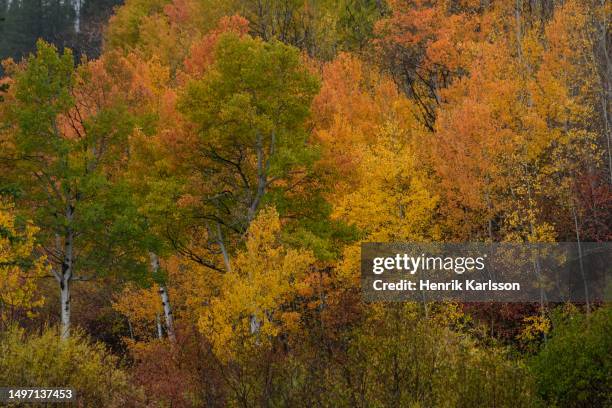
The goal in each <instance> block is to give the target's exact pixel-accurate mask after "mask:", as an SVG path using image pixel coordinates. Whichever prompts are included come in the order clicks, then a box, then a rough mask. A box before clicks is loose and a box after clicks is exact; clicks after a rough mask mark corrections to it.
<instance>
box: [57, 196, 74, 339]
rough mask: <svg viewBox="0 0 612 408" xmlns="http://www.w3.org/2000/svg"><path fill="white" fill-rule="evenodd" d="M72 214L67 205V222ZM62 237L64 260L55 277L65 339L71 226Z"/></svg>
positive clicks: (71, 270)
mask: <svg viewBox="0 0 612 408" xmlns="http://www.w3.org/2000/svg"><path fill="white" fill-rule="evenodd" d="M73 214H74V209H73V207H72V206H70V205H69V206H68V207H67V209H66V219H67V220H68V221H69V222H71V221H72V217H73ZM64 239H65V240H64V260H63V261H62V269H61V271H60V273H59V274H56V275H55V277H56V279H57V281H58V283H59V285H60V301H61V302H60V303H61V305H60V307H61V311H60V316H61V338H62V339H67V338H69V337H70V281H71V280H72V276H73V273H74V271H73V264H74V259H73V254H74V251H73V248H74V233H73V232H72V228H71V227H68V229H67V231H66V235H65V237H64Z"/></svg>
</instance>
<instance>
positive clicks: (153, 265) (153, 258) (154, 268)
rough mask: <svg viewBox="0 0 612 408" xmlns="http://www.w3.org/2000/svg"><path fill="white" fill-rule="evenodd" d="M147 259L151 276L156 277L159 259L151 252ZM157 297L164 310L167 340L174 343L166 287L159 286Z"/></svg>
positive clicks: (174, 337)
mask: <svg viewBox="0 0 612 408" xmlns="http://www.w3.org/2000/svg"><path fill="white" fill-rule="evenodd" d="M149 257H150V259H151V269H152V272H153V275H157V274H158V273H159V257H158V256H157V254H155V253H153V252H149ZM159 296H160V298H161V301H162V306H163V308H164V319H165V320H166V331H167V333H168V338H169V339H170V341H172V342H175V341H176V335H175V332H174V318H173V317H172V307H171V306H170V298H169V296H168V290H167V289H166V286H165V285H164V284H162V283H160V284H159Z"/></svg>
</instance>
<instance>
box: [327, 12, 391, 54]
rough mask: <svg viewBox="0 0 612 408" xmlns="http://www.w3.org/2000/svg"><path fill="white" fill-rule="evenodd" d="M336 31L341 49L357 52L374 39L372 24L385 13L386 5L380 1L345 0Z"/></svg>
mask: <svg viewBox="0 0 612 408" xmlns="http://www.w3.org/2000/svg"><path fill="white" fill-rule="evenodd" d="M340 6H341V10H340V13H339V19H338V23H337V30H338V36H339V41H340V44H341V47H342V48H343V49H344V50H346V51H358V50H361V49H362V48H364V47H366V46H367V45H368V43H369V42H370V41H371V40H372V38H374V24H375V23H376V21H378V20H379V19H380V18H381V17H383V16H384V15H385V14H386V13H388V10H387V5H386V4H385V2H384V1H382V0H345V1H343V2H340Z"/></svg>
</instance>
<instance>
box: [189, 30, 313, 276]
mask: <svg viewBox="0 0 612 408" xmlns="http://www.w3.org/2000/svg"><path fill="white" fill-rule="evenodd" d="M317 91H318V81H317V79H316V78H315V77H314V76H313V75H312V74H311V73H310V72H309V71H308V70H307V69H306V68H305V66H304V64H303V63H302V60H301V58H300V55H299V52H298V50H297V49H296V48H294V47H291V46H287V45H285V44H282V43H280V42H271V43H266V42H264V41H262V40H260V39H253V38H250V37H243V38H241V37H239V36H238V35H236V34H224V35H222V36H221V37H220V39H219V42H218V44H217V46H216V52H215V62H214V63H213V65H212V66H211V67H210V68H209V69H208V70H207V71H206V73H205V74H204V76H203V77H202V78H201V79H195V80H192V81H191V82H190V83H189V84H188V85H187V87H186V90H185V91H184V92H183V93H182V95H181V96H180V99H179V102H178V107H179V111H180V112H181V113H183V115H184V116H185V117H186V118H187V119H188V120H189V122H190V123H192V124H193V125H194V127H195V129H196V132H197V137H196V138H194V140H193V145H192V146H191V151H192V153H193V154H192V156H191V157H190V158H188V159H187V162H186V166H187V167H186V168H185V170H186V171H187V174H194V173H195V174H197V175H198V176H197V177H195V178H193V177H191V176H190V180H189V181H190V182H191V183H192V184H191V185H190V187H191V188H190V190H189V195H190V196H191V197H192V200H191V204H190V206H189V207H190V208H191V209H192V210H193V214H192V215H193V217H190V218H191V219H192V220H193V219H199V220H201V221H203V222H202V224H204V226H206V227H207V228H208V231H209V234H208V235H209V236H210V235H212V236H215V235H213V234H216V237H217V238H216V239H217V241H218V242H219V243H220V244H221V246H222V247H223V246H224V245H223V241H224V238H222V237H223V236H228V235H231V236H229V237H228V239H230V240H231V239H233V238H235V237H236V236H238V238H240V236H243V235H244V233H245V232H246V231H247V229H248V227H249V225H250V223H251V222H252V221H253V219H254V218H255V215H256V214H257V211H258V209H259V208H260V207H261V205H262V204H263V203H264V201H266V200H268V201H273V200H274V199H280V197H284V198H286V197H287V196H288V195H289V194H290V193H295V192H296V191H298V190H299V189H300V188H302V186H303V185H304V180H306V179H307V176H308V168H309V166H310V165H311V164H312V162H313V159H314V158H315V157H316V151H315V150H314V149H313V148H312V146H311V145H309V144H308V133H307V132H306V126H305V122H306V119H307V117H308V115H309V107H310V103H311V101H312V98H313V97H314V95H315V94H316V92H317ZM194 170H195V172H194ZM211 231H212V232H211ZM215 231H217V232H218V233H215ZM179 249H180V250H182V251H183V252H188V251H189V249H188V248H185V247H183V246H181V245H179ZM222 251H223V252H224V255H226V256H225V258H226V261H227V254H226V250H225V249H224V248H222ZM192 255H193V254H192ZM193 258H196V257H195V256H193ZM196 259H197V258H196ZM226 269H229V267H228V263H227V262H226Z"/></svg>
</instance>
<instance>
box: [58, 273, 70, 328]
mask: <svg viewBox="0 0 612 408" xmlns="http://www.w3.org/2000/svg"><path fill="white" fill-rule="evenodd" d="M60 299H61V308H62V310H61V338H62V339H67V338H69V337H70V279H66V278H62V281H61V282H60Z"/></svg>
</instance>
